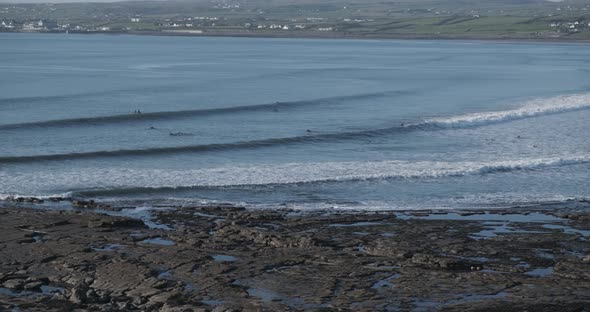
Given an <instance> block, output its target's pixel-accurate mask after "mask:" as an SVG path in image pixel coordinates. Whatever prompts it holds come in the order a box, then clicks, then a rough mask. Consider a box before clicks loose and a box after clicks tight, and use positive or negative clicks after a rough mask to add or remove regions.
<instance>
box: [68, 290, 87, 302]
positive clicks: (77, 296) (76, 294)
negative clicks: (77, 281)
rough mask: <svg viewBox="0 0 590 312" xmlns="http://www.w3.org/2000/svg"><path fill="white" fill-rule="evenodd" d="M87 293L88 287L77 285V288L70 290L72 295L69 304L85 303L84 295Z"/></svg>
mask: <svg viewBox="0 0 590 312" xmlns="http://www.w3.org/2000/svg"><path fill="white" fill-rule="evenodd" d="M87 292H88V287H86V286H83V285H79V286H77V287H74V288H72V293H71V295H70V297H69V300H70V302H72V303H78V304H79V303H84V302H86V299H87V297H86V293H87Z"/></svg>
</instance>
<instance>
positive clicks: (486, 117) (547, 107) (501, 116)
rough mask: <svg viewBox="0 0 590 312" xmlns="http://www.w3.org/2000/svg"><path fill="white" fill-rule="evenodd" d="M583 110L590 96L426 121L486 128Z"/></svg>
mask: <svg viewBox="0 0 590 312" xmlns="http://www.w3.org/2000/svg"><path fill="white" fill-rule="evenodd" d="M582 109H590V94H573V95H562V96H557V97H552V98H544V99H536V100H531V101H528V102H525V103H524V105H522V106H520V107H518V108H515V109H511V110H504V111H497V112H481V113H473V114H466V115H461V116H455V117H448V118H433V119H428V120H426V121H425V124H427V125H436V126H439V127H443V128H447V127H448V128H462V127H474V126H485V125H489V124H496V123H501V122H506V121H512V120H520V119H525V118H530V117H537V116H544V115H552V114H558V113H566V112H572V111H577V110H582Z"/></svg>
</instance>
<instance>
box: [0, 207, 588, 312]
mask: <svg viewBox="0 0 590 312" xmlns="http://www.w3.org/2000/svg"><path fill="white" fill-rule="evenodd" d="M24 204H25V205H27V204H29V203H24ZM30 205H31V206H34V204H30ZM83 206H84V205H81V207H83ZM587 209H588V207H582V208H567V209H552V210H550V211H549V210H535V209H524V208H521V209H515V210H502V211H488V212H485V211H461V212H437V211H420V212H379V213H373V212H364V213H363V212H356V213H344V212H334V211H331V212H326V211H324V212H321V211H316V212H307V213H301V212H298V211H293V210H276V211H268V210H247V209H243V208H239V207H230V206H220V207H192V208H175V209H158V210H154V211H153V212H152V217H153V219H152V221H153V223H152V222H144V221H142V220H139V219H132V218H127V217H122V216H113V215H107V214H104V213H100V212H96V211H90V210H88V209H85V208H79V209H78V210H77V211H76V210H73V211H56V210H41V209H32V208H26V207H19V208H3V209H0V311H303V310H305V311H348V310H353V311H437V310H440V311H588V310H590V244H589V242H588V239H589V238H590V210H587ZM146 224H147V225H146ZM148 225H150V226H149V227H148Z"/></svg>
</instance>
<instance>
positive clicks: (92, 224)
mask: <svg viewBox="0 0 590 312" xmlns="http://www.w3.org/2000/svg"><path fill="white" fill-rule="evenodd" d="M88 227H89V228H117V227H126V228H136V227H141V228H145V227H146V225H145V223H143V221H141V220H138V219H122V220H121V219H118V220H107V219H98V220H92V221H89V222H88Z"/></svg>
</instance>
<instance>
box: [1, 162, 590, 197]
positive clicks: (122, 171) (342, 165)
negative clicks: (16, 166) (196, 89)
mask: <svg viewBox="0 0 590 312" xmlns="http://www.w3.org/2000/svg"><path fill="white" fill-rule="evenodd" d="M585 163H590V155H578V156H570V157H567V158H564V157H544V158H525V159H517V160H500V161H487V162H486V161H461V162H437V161H399V160H388V161H373V162H359V161H354V162H322V163H289V164H281V165H268V166H236V167H222V168H210V169H187V170H169V169H134V168H85V169H72V170H63V169H62V170H53V171H37V172H34V173H22V172H20V173H18V174H15V173H10V172H0V189H3V190H5V191H4V193H8V195H10V193H11V191H13V192H18V193H21V194H22V193H30V194H42V193H39V192H41V190H62V189H63V190H89V189H121V188H122V189H126V188H179V187H224V186H248V185H251V186H259V185H276V184H297V183H317V182H338V181H362V180H378V179H395V178H402V179H404V178H405V179H422V178H441V177H452V176H466V175H485V174H492V173H499V172H513V171H523V170H537V169H542V168H547V167H558V166H564V165H575V164H585ZM23 188H24V190H23ZM11 189H13V190H11ZM6 190H8V191H6Z"/></svg>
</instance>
